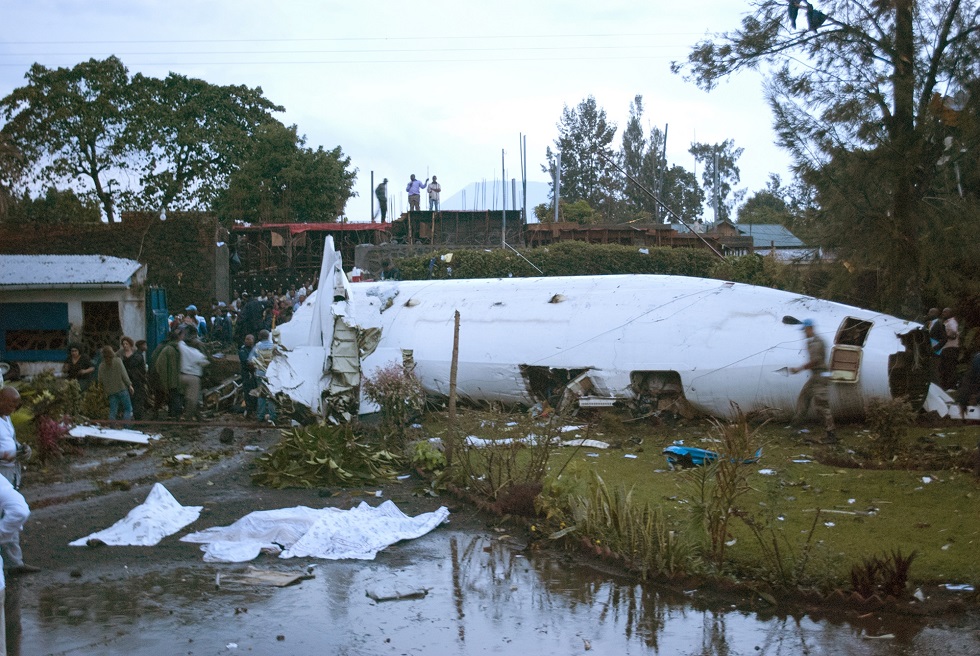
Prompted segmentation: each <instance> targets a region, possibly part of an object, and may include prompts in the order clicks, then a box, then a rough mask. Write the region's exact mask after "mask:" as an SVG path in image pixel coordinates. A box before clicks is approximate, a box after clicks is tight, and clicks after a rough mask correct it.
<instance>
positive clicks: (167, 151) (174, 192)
mask: <svg viewBox="0 0 980 656" xmlns="http://www.w3.org/2000/svg"><path fill="white" fill-rule="evenodd" d="M132 86H133V89H134V96H135V98H136V100H137V102H136V103H134V112H133V115H132V120H131V121H130V122H129V133H128V139H129V141H130V142H131V143H133V144H135V145H136V146H137V147H138V149H139V152H140V153H141V166H140V176H141V177H140V181H141V182H142V185H143V189H142V193H141V194H140V196H141V200H142V203H143V204H144V206H146V207H148V208H149V209H153V210H161V209H164V210H165V209H168V208H170V207H173V206H177V207H179V208H181V209H190V208H195V207H198V208H199V207H208V206H209V205H210V203H211V201H212V200H214V198H215V197H216V195H217V192H218V190H219V189H220V188H222V187H224V185H225V184H226V183H227V178H228V175H229V174H230V173H231V172H232V170H233V169H234V166H235V165H236V164H237V163H238V162H239V161H241V159H242V158H243V157H244V155H245V154H246V153H247V151H248V144H249V140H250V139H251V138H252V136H253V135H254V133H255V130H256V128H257V127H258V126H259V125H261V124H264V123H268V122H269V121H271V120H273V119H272V114H271V112H282V111H285V109H284V108H283V107H281V106H279V105H276V104H274V103H272V102H271V101H270V100H267V99H266V98H265V97H264V96H263V95H262V89H261V88H255V89H250V88H248V87H246V86H231V85H228V86H217V85H214V84H209V83H208V82H205V81H204V80H198V79H193V78H188V77H185V76H183V75H177V74H176V73H170V75H168V76H167V77H166V78H165V79H163V80H160V79H157V78H152V77H145V76H144V75H142V74H141V73H138V74H137V75H136V76H135V77H134V78H133V81H132Z"/></svg>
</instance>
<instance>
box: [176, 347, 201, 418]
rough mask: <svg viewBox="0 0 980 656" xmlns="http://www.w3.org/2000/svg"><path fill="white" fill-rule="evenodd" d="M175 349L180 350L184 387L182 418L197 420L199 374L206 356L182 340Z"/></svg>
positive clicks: (181, 378)
mask: <svg viewBox="0 0 980 656" xmlns="http://www.w3.org/2000/svg"><path fill="white" fill-rule="evenodd" d="M192 339H193V337H192ZM177 349H178V350H179V351H180V384H181V385H183V387H184V418H186V419H193V420H199V419H200V418H201V416H200V414H199V413H198V410H197V406H198V404H199V403H200V402H201V376H203V375H204V367H206V366H208V364H209V361H208V356H206V355H204V354H203V353H201V352H200V351H199V350H197V349H196V348H194V347H193V346H191V345H190V344H188V343H187V342H186V341H183V340H181V341H179V342H177Z"/></svg>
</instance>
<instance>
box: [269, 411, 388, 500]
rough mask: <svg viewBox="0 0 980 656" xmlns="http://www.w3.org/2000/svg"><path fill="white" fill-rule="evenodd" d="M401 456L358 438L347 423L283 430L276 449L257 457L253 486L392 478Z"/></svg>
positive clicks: (324, 484) (351, 483)
mask: <svg viewBox="0 0 980 656" xmlns="http://www.w3.org/2000/svg"><path fill="white" fill-rule="evenodd" d="M400 462H401V459H400V458H399V457H398V456H396V455H395V454H393V453H391V452H390V451H386V450H385V449H378V448H375V447H372V446H370V445H368V444H366V443H364V442H362V441H360V440H359V439H358V436H357V435H356V434H355V433H354V431H353V429H352V428H351V426H350V425H349V424H344V425H342V426H325V425H319V426H306V427H300V428H294V429H291V430H284V431H282V437H281V439H280V440H279V443H278V444H277V445H276V448H275V449H274V450H273V451H271V452H269V453H268V454H266V455H263V456H261V457H259V458H257V459H256V465H257V467H258V470H259V471H258V472H257V473H256V474H254V475H253V476H252V481H253V482H254V483H255V484H256V485H265V486H267V487H275V488H287V487H300V488H314V487H327V486H333V485H339V486H348V487H349V486H357V485H373V484H376V483H378V482H380V481H385V480H391V479H393V478H394V477H395V475H396V474H397V471H396V467H398V465H399V464H400Z"/></svg>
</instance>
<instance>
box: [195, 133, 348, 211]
mask: <svg viewBox="0 0 980 656" xmlns="http://www.w3.org/2000/svg"><path fill="white" fill-rule="evenodd" d="M304 144H305V139H304V138H303V137H300V136H298V135H297V133H296V126H295V125H293V126H290V127H286V126H284V125H282V124H281V123H279V122H278V121H273V122H270V123H266V124H264V125H262V126H260V127H259V129H258V130H257V131H256V134H255V138H254V139H253V140H252V142H251V145H250V148H249V152H248V153H247V155H246V157H245V160H244V161H243V162H242V164H241V166H240V167H239V168H238V169H237V170H236V171H235V172H234V173H232V174H231V176H230V178H229V183H228V188H227V189H225V190H223V191H222V192H221V193H220V194H219V195H218V198H217V200H216V201H215V205H214V206H215V210H216V212H217V213H218V216H219V218H220V219H221V220H222V221H225V222H230V221H235V220H242V221H247V222H250V223H292V222H324V221H335V220H336V219H337V217H339V216H340V215H341V214H342V213H343V211H344V206H345V205H346V204H347V201H348V199H350V198H351V196H353V195H354V194H353V193H352V189H353V186H354V180H355V179H356V177H357V169H351V168H350V158H349V157H346V156H344V153H343V151H342V150H341V149H340V147H339V146H338V147H336V148H334V149H333V150H324V149H323V148H322V147H320V148H317V149H316V150H313V149H310V148H306V147H304Z"/></svg>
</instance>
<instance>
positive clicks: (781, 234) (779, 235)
mask: <svg viewBox="0 0 980 656" xmlns="http://www.w3.org/2000/svg"><path fill="white" fill-rule="evenodd" d="M737 227H738V231H739V232H740V233H742V234H743V235H745V236H746V237H752V245H753V246H755V247H756V248H769V247H770V246H771V245H773V243H774V242H775V246H776V248H802V247H805V246H806V244H804V243H803V242H802V241H800V239H799V237H797V236H796V235H794V234H793V233H792V232H790V231H789V230H787V229H786V226H782V225H779V224H763V225H758V224H757V225H744V226H743V225H739V226H737Z"/></svg>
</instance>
